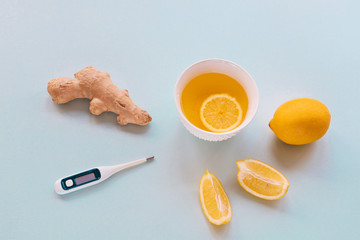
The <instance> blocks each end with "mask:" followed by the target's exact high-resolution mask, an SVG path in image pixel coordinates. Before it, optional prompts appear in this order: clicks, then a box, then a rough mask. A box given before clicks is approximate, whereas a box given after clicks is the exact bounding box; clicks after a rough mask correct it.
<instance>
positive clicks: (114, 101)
mask: <svg viewBox="0 0 360 240" xmlns="http://www.w3.org/2000/svg"><path fill="white" fill-rule="evenodd" d="M74 76H75V79H72V78H65V77H61V78H55V79H53V80H51V81H50V82H49V83H48V85H47V91H48V92H49V94H50V96H51V98H52V100H53V101H54V102H56V103H59V104H62V103H67V102H69V101H71V100H74V99H76V98H88V99H90V100H91V101H90V112H91V113H92V114H94V115H99V114H101V113H103V112H106V111H109V112H114V113H115V114H117V122H118V123H119V124H121V125H126V124H128V123H134V124H138V125H146V124H148V123H149V122H150V121H151V116H150V115H149V113H148V112H146V111H145V110H144V109H142V108H140V107H138V106H137V105H135V103H133V101H132V100H131V99H130V97H129V93H128V91H127V90H126V89H123V90H121V89H119V88H118V87H117V86H116V85H115V84H114V83H113V82H112V81H111V79H110V75H109V74H108V73H107V72H100V71H99V70H97V69H96V68H94V67H91V66H90V67H86V68H84V69H82V70H80V71H79V72H77V73H75V74H74Z"/></svg>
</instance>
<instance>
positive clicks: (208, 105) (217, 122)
mask: <svg viewBox="0 0 360 240" xmlns="http://www.w3.org/2000/svg"><path fill="white" fill-rule="evenodd" d="M242 114H243V113H242V110H241V107H240V104H239V103H238V102H237V101H236V99H235V98H234V97H231V96H230V95H229V94H214V95H211V96H209V97H208V98H207V99H206V100H205V101H204V102H203V104H202V106H201V109H200V118H201V121H202V123H203V124H204V126H205V127H206V128H207V129H209V130H210V131H212V132H216V133H221V132H228V131H230V130H233V129H234V128H236V127H237V126H239V124H240V123H241V119H242Z"/></svg>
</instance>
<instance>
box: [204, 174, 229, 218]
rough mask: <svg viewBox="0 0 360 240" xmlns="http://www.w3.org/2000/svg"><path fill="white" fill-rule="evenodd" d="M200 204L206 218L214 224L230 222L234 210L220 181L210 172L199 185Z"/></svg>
mask: <svg viewBox="0 0 360 240" xmlns="http://www.w3.org/2000/svg"><path fill="white" fill-rule="evenodd" d="M199 193H200V203H201V207H202V209H203V211H204V214H205V216H206V218H207V219H208V220H209V221H210V222H211V223H213V224H216V225H222V224H226V223H228V222H230V220H231V218H232V208H231V205H230V201H229V198H228V196H227V195H226V192H225V190H224V189H223V187H222V185H221V183H220V181H219V179H218V178H217V177H216V176H215V175H214V174H212V173H209V171H206V174H205V175H204V176H202V178H201V180H200V184H199Z"/></svg>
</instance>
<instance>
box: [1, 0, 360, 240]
mask: <svg viewBox="0 0 360 240" xmlns="http://www.w3.org/2000/svg"><path fill="white" fill-rule="evenodd" d="M359 7H360V5H359V2H356V1H254V0H253V1H212V0H206V1H190V0H182V1H169V0H167V1H115V0H113V1H110V0H109V1H70V0H63V1H25V0H18V1H10V0H5V1H4V0H3V1H1V8H0V53H1V54H0V69H1V73H2V74H1V77H0V83H1V85H0V101H1V110H0V136H1V138H0V160H1V174H0V189H1V194H0V239H88V240H90V239H295V240H296V239H340V238H346V239H360V230H359V227H358V223H359V212H360V207H359V202H360V194H359V191H358V190H359V177H358V174H359V168H360V161H359V155H360V150H359V143H360V141H359V140H360V131H359V117H360V114H359V102H360V101H359V100H360V97H359V89H360V84H359V76H360V68H359V64H360V47H359V46H360V45H359V43H360V30H359V21H360V15H359ZM206 58H223V59H227V60H230V61H234V62H236V63H238V64H239V65H241V66H242V67H244V68H245V69H246V70H247V71H249V73H250V74H251V75H252V76H253V78H254V80H255V81H256V83H257V85H258V88H259V92H260V105H259V110H258V113H257V115H256V117H255V119H254V121H253V122H252V123H251V124H250V125H249V126H248V127H246V128H245V129H244V130H243V131H242V132H240V134H239V135H237V136H235V137H234V138H232V139H230V140H227V141H224V142H219V143H211V142H205V141H202V140H199V139H197V138H195V137H194V136H192V135H191V134H190V133H188V132H187V131H186V130H185V128H184V127H183V126H182V124H181V123H180V121H179V119H178V116H177V112H176V109H175V105H174V101H173V90H174V85H175V82H176V80H177V78H178V76H179V75H180V73H181V72H182V71H183V70H184V69H185V68H186V67H188V66H189V65H191V64H192V63H194V62H196V61H199V60H202V59H206ZM89 65H92V66H95V67H96V68H98V69H99V70H102V71H107V72H109V73H110V75H111V77H112V79H113V81H114V82H115V84H116V85H117V86H119V87H120V88H125V89H128V90H129V92H130V96H131V97H132V99H133V100H134V102H135V103H137V104H138V105H139V106H141V107H143V108H144V109H146V110H148V111H149V112H150V114H151V115H152V117H153V122H151V124H149V125H148V126H145V127H141V126H134V125H129V126H119V125H117V123H116V117H115V115H114V114H112V113H104V114H102V115H101V116H94V115H91V114H90V113H89V111H88V107H89V101H88V100H75V101H73V102H70V103H68V104H65V105H57V104H55V103H53V102H52V101H51V98H50V97H49V95H48V93H47V91H46V85H47V82H48V81H50V80H51V79H52V78H55V77H61V76H64V77H72V76H73V74H74V73H75V72H77V71H79V70H80V69H82V68H84V67H86V66H89ZM298 97H310V98H315V99H318V100H320V101H322V102H324V103H325V104H326V105H327V106H328V107H329V109H330V112H331V114H332V121H331V126H330V129H329V131H328V133H327V134H326V135H325V136H324V137H323V138H322V139H321V140H319V141H317V142H315V143H313V144H309V145H305V146H289V145H286V144H283V143H282V142H280V141H279V140H277V138H276V137H275V136H274V134H273V133H272V132H271V130H270V129H269V127H268V122H269V121H270V119H271V118H272V115H273V113H274V112H275V110H276V108H277V107H278V106H279V105H280V104H282V103H283V102H285V101H287V100H290V99H293V98H298ZM152 155H155V157H156V160H155V161H153V162H151V163H147V164H145V165H141V166H138V167H136V168H132V169H129V170H126V171H124V172H122V173H120V174H118V175H116V176H114V177H112V178H111V179H110V180H108V181H106V182H104V183H102V184H100V185H97V186H95V187H92V188H88V189H86V190H83V191H80V192H77V193H74V194H71V195H68V196H66V197H59V196H57V195H56V194H55V193H54V190H53V184H54V182H55V180H56V179H58V178H60V177H63V176H66V175H69V174H72V173H74V172H77V171H81V170H84V169H88V168H91V167H95V166H101V165H113V164H118V163H123V162H127V161H130V160H135V159H138V158H142V157H147V156H152ZM244 158H256V159H259V160H262V161H264V162H266V163H269V164H270V165H272V166H274V167H276V168H277V169H279V170H280V171H281V172H283V173H284V174H285V176H287V178H288V179H289V181H290V188H289V191H288V193H287V195H286V196H285V197H284V198H282V199H281V200H278V201H270V202H269V201H265V200H261V199H257V198H255V197H253V196H251V195H249V194H248V193H246V192H245V191H244V190H243V189H242V188H241V187H240V185H239V184H238V183H237V180H236V173H237V167H236V165H235V161H236V160H239V159H244ZM206 169H209V171H210V172H212V173H214V174H215V175H216V176H217V177H218V178H219V179H220V180H221V182H222V183H223V186H224V188H225V190H226V191H227V193H228V196H229V199H230V201H231V204H232V206H233V219H232V221H231V222H230V223H229V224H227V225H224V226H220V227H219V226H213V225H212V224H210V223H209V222H208V221H207V220H206V218H205V217H204V215H203V212H202V210H201V207H200V203H199V198H198V183H199V181H200V178H201V176H202V175H203V174H204V173H205V171H206Z"/></svg>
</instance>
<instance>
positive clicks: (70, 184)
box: [65, 179, 74, 187]
mask: <svg viewBox="0 0 360 240" xmlns="http://www.w3.org/2000/svg"><path fill="white" fill-rule="evenodd" d="M65 185H66V186H67V187H71V186H72V185H74V182H73V180H71V179H68V180H66V182H65Z"/></svg>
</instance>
